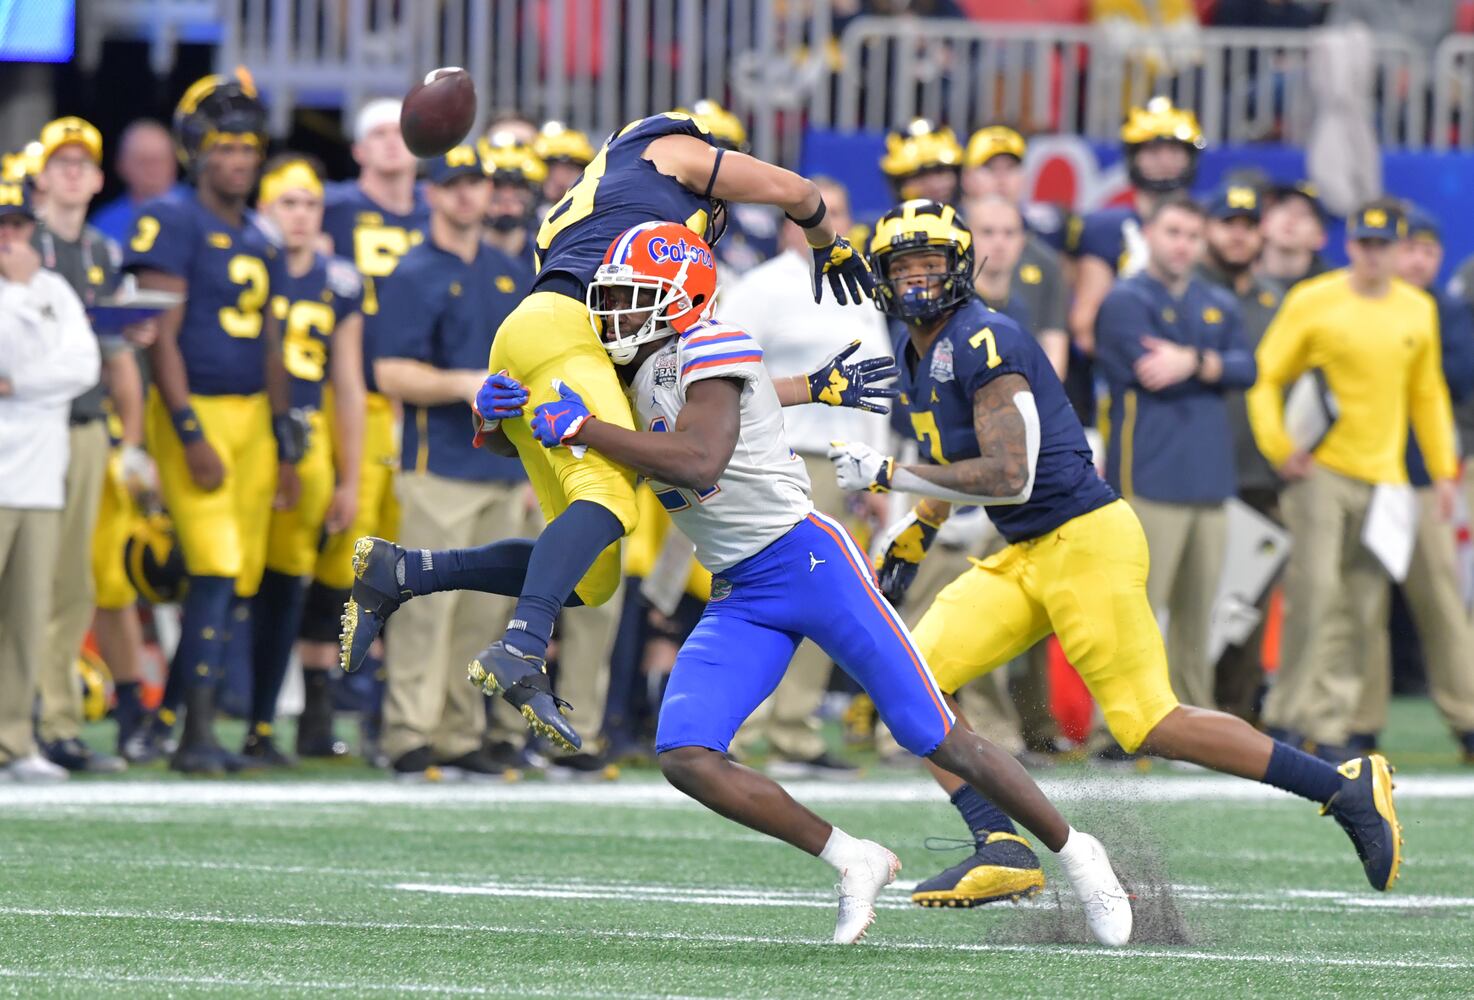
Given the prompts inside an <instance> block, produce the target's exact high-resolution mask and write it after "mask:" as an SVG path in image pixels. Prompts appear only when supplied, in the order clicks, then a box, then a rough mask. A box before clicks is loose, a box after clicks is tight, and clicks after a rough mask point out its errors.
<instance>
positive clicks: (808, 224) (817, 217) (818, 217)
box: [783, 195, 829, 229]
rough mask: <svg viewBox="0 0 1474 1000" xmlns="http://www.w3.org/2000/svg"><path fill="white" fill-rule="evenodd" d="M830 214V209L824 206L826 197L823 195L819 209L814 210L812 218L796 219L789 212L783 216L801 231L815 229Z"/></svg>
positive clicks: (820, 198) (820, 197)
mask: <svg viewBox="0 0 1474 1000" xmlns="http://www.w3.org/2000/svg"><path fill="white" fill-rule="evenodd" d="M828 213H829V208H828V206H826V205H825V204H824V196H823V195H820V196H819V207H818V208H816V209H814V214H813V215H811V216H809V217H808V218H806V219H795V218H794V217H793V216H791V215H789V214H788V213H787V212H784V213H783V216H784V218H786V219H787V220H788V221H789V222H791V223H793V224H794V225H795V226H797V227H798V228H800V229H813V228H814V227H815V226H817V225H818V224H819V223H821V222H823V221H824V216H825V215H827V214H828Z"/></svg>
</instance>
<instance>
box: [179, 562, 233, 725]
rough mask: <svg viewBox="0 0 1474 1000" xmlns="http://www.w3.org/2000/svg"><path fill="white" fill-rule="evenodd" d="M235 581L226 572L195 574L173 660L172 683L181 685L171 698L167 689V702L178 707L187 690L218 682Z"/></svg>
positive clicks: (228, 629) (228, 627) (182, 612)
mask: <svg viewBox="0 0 1474 1000" xmlns="http://www.w3.org/2000/svg"><path fill="white" fill-rule="evenodd" d="M234 593H235V581H234V580H232V579H230V578H229V577H225V576H191V577H190V578H189V591H188V592H187V593H186V594H185V595H184V607H183V608H182V609H181V614H180V621H179V647H178V648H177V649H175V650H174V659H173V661H172V662H171V663H170V664H169V685H170V686H173V685H174V683H175V681H176V679H177V681H178V685H179V686H178V688H177V689H176V692H175V699H174V700H173V701H172V702H171V701H170V700H169V697H168V689H167V688H166V689H165V705H166V707H168V708H169V709H171V710H172V711H176V712H177V711H178V708H179V705H180V703H181V702H182V701H183V699H184V692H185V691H188V690H189V689H191V688H193V687H194V686H196V685H198V684H204V685H209V686H214V684H215V682H216V681H217V680H219V677H220V673H221V668H222V665H223V658H224V656H225V636H226V634H227V633H228V632H229V631H230V604H231V598H232V597H233V596H234Z"/></svg>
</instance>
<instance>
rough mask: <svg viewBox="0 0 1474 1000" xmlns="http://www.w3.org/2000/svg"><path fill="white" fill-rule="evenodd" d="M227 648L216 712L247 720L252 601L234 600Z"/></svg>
mask: <svg viewBox="0 0 1474 1000" xmlns="http://www.w3.org/2000/svg"><path fill="white" fill-rule="evenodd" d="M229 622H230V624H229V626H228V627H227V628H226V630H225V648H224V651H223V652H222V654H221V659H220V664H221V668H220V680H219V682H218V683H217V684H216V685H215V708H216V710H217V711H220V712H224V713H225V714H226V715H231V716H234V717H235V718H237V719H244V718H245V717H246V716H248V715H250V714H251V648H252V646H253V645H254V644H255V643H254V639H255V637H254V636H253V635H252V634H251V599H250V598H248V597H232V598H231V601H230V617H229Z"/></svg>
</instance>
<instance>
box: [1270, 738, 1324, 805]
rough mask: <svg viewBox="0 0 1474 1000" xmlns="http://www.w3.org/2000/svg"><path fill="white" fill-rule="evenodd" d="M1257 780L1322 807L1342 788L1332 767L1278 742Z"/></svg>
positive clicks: (1317, 758)
mask: <svg viewBox="0 0 1474 1000" xmlns="http://www.w3.org/2000/svg"><path fill="white" fill-rule="evenodd" d="M1259 780H1260V781H1262V782H1264V784H1266V785H1273V786H1274V787H1275V788H1282V789H1284V790H1285V791H1287V792H1293V793H1294V794H1296V795H1298V796H1300V797H1301V798H1306V799H1309V800H1310V801H1312V802H1319V803H1320V804H1321V805H1325V804H1326V803H1327V802H1329V801H1330V800H1331V796H1332V795H1335V794H1336V792H1337V791H1339V790H1340V788H1341V776H1340V775H1339V774H1337V773H1336V768H1335V766H1334V765H1332V764H1328V763H1326V762H1325V761H1323V760H1321V759H1320V758H1319V757H1312V756H1311V755H1310V754H1308V753H1306V752H1305V751H1303V750H1296V749H1295V748H1294V747H1292V746H1289V745H1287V744H1284V743H1281V742H1279V741H1278V740H1276V741H1275V743H1274V749H1273V750H1272V751H1271V752H1270V754H1269V766H1268V767H1267V768H1265V769H1264V777H1262V778H1260V779H1259Z"/></svg>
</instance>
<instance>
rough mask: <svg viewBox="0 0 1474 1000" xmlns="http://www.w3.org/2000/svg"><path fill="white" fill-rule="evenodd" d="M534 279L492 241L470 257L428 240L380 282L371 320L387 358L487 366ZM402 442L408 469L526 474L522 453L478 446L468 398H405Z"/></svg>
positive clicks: (498, 476)
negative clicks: (508, 454) (438, 401)
mask: <svg viewBox="0 0 1474 1000" xmlns="http://www.w3.org/2000/svg"><path fill="white" fill-rule="evenodd" d="M531 283H532V275H531V274H530V273H529V272H528V271H527V270H525V269H524V268H523V267H522V265H520V264H518V263H517V262H516V261H515V260H513V259H512V258H511V257H508V256H507V255H506V254H504V253H502V252H501V251H500V250H497V249H496V248H494V247H491V246H488V245H487V244H484V243H483V244H482V245H481V248H480V250H479V251H478V252H477V254H476V259H475V260H474V261H472V262H471V263H469V264H467V263H466V262H465V261H464V260H462V259H461V258H460V257H458V256H456V255H455V254H453V253H449V252H447V251H445V250H442V249H440V248H439V247H437V246H436V245H435V244H434V243H432V242H430V241H429V240H426V241H425V242H424V243H421V244H420V245H419V246H417V247H415V248H414V249H413V250H411V251H410V252H409V253H407V254H405V255H404V259H403V260H401V261H400V262H399V267H397V268H396V269H395V271H394V273H393V274H392V275H390V276H389V277H388V279H386V280H385V281H384V282H383V283H382V284H381V285H380V288H379V290H380V295H379V312H378V313H377V314H376V315H374V316H368V317H365V319H364V325H365V327H366V329H367V330H371V331H373V332H372V336H373V338H374V340H375V342H376V343H377V344H378V356H379V357H380V358H406V359H409V360H412V361H421V362H424V363H425V364H427V365H432V366H433V367H435V368H440V369H456V368H463V369H471V370H475V371H484V370H485V368H486V359H487V358H488V357H489V356H490V354H491V342H492V340H493V338H494V337H495V336H496V331H497V328H498V327H500V326H501V325H502V320H504V319H506V318H507V316H508V315H510V314H511V312H512V310H513V309H515V308H516V307H517V303H519V302H520V301H522V298H523V296H525V295H526V294H527V289H528V286H529V285H530V284H531ZM368 337H369V334H367V333H366V334H365V339H368ZM401 442H402V445H403V454H402V468H403V469H404V471H406V472H411V471H413V472H430V473H433V474H434V475H437V476H444V477H446V478H448V479H462V480H472V481H477V482H486V481H491V480H512V479H521V478H522V477H523V472H522V465H521V463H520V462H518V461H517V460H516V459H514V458H501V457H499V456H497V455H493V454H492V453H491V452H489V451H480V450H477V449H476V448H473V447H472V446H471V406H470V404H469V403H445V404H442V405H440V406H415V405H413V404H410V403H406V404H405V406H404V428H403V431H402V437H401Z"/></svg>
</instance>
